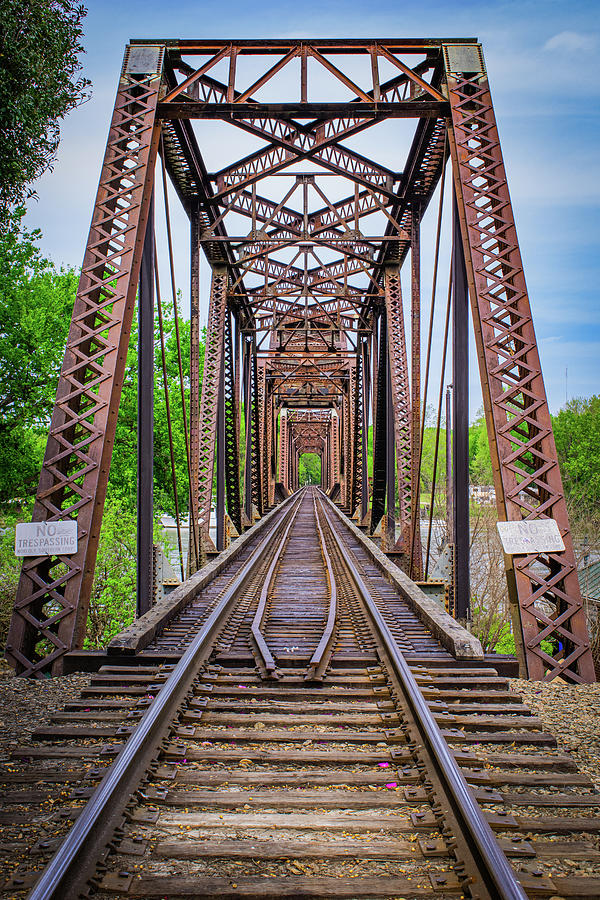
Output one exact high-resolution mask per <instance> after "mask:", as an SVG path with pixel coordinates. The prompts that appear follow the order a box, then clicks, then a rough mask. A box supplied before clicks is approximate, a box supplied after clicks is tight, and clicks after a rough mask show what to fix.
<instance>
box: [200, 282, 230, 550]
mask: <svg viewBox="0 0 600 900" xmlns="http://www.w3.org/2000/svg"><path fill="white" fill-rule="evenodd" d="M227 277H228V276H227V270H226V269H224V268H223V269H214V270H213V273H212V280H211V287H210V301H209V307H208V322H207V325H206V343H205V347H204V375H203V378H202V393H201V396H200V416H199V434H200V440H199V454H198V528H199V531H200V534H201V535H202V537H203V538H204V539H205V541H206V542H207V544H208V546H210V543H211V539H210V535H209V525H210V510H211V506H212V496H213V476H214V467H215V448H216V438H217V415H218V406H219V398H220V395H221V384H222V379H223V354H224V346H225V319H226V314H227Z"/></svg>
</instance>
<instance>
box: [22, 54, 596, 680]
mask: <svg viewBox="0 0 600 900" xmlns="http://www.w3.org/2000/svg"><path fill="white" fill-rule="evenodd" d="M163 53H164V66H163V65H162V57H163ZM144 61H145V62H144ZM148 61H154V62H153V64H156V65H157V66H161V68H160V69H158V68H157V69H156V71H157V72H158V71H159V70H160V71H161V72H162V76H161V77H162V82H161V81H160V79H159V77H158V76H157V75H153V76H150V77H148V76H145V75H144V74H136V72H137V69H139V67H140V66H143V65H148V64H150V63H149V62H148ZM465 65H471V66H474V70H473V74H467V75H465V74H464V73H462V72H461V70H460V68H459V67H460V66H465ZM127 66H128V68H127V69H126V74H125V75H124V76H123V79H122V82H121V85H120V89H119V94H118V96H117V104H116V106H115V112H114V120H113V126H112V127H111V133H110V137H109V145H108V149H107V157H106V161H105V167H104V169H103V175H102V180H101V185H100V191H99V194H98V200H97V206H96V210H95V213H94V223H93V227H92V232H91V236H90V242H89V245H88V250H87V252H86V262H85V265H84V276H83V278H82V286H81V287H80V294H79V297H78V301H77V304H76V308H75V313H74V319H73V326H72V330H71V335H70V337H69V348H68V351H67V357H66V361H65V369H64V371H63V376H62V377H61V382H60V386H59V395H58V400H57V406H56V409H55V414H54V418H53V423H52V432H51V437H50V441H49V445H48V451H47V455H46V461H45V463H44V472H43V474H42V481H41V483H40V491H39V495H38V502H37V504H36V511H35V513H34V517H35V518H37V519H44V518H49V517H58V518H60V517H73V516H76V517H77V520H78V524H79V525H80V546H81V551H80V553H79V555H78V556H77V557H76V558H70V559H66V560H56V559H55V560H50V561H46V560H43V559H42V560H33V561H31V560H29V561H26V563H25V566H24V570H23V572H24V574H23V577H22V581H21V587H20V593H19V597H18V599H17V606H16V609H15V614H14V617H13V625H12V628H11V638H10V641H11V644H10V647H9V650H8V654H9V658H10V659H11V661H12V662H13V664H15V665H16V666H17V667H18V668H19V669H20V671H22V672H24V673H26V674H34V675H35V674H40V673H41V672H43V671H45V670H48V669H49V668H50V667H51V665H52V664H53V662H56V663H57V666H58V665H59V662H58V661H59V660H60V657H61V655H62V654H63V653H64V652H65V650H67V649H70V648H71V647H74V646H78V645H79V644H80V643H81V640H82V637H83V633H84V626H85V617H86V610H87V602H88V598H89V591H90V586H91V580H92V577H93V569H94V560H95V548H96V542H97V537H98V533H99V527H100V521H101V512H102V501H103V495H104V490H105V486H106V479H107V475H108V466H109V462H110V453H111V449H112V440H113V435H114V424H115V421H114V420H115V416H116V411H117V407H118V397H119V392H120V379H121V378H122V373H121V369H122V365H123V358H124V357H123V353H124V352H125V350H126V342H127V336H128V327H129V326H128V322H130V318H131V313H132V307H133V302H134V291H135V282H136V280H137V269H138V268H139V246H138V244H139V242H138V240H137V239H138V238H139V237H140V236H141V235H142V234H143V228H144V226H145V215H146V205H147V194H148V190H149V182H150V178H151V174H152V167H153V162H154V158H155V155H156V142H157V141H158V136H159V126H158V125H157V124H156V121H158V122H159V123H160V129H161V132H162V135H161V154H162V156H163V159H164V165H165V169H166V172H167V173H168V175H169V177H170V179H171V181H172V184H173V187H174V189H175V191H176V193H177V195H178V197H179V199H180V201H181V203H182V205H183V208H184V211H185V212H186V214H187V215H188V216H189V217H190V219H191V223H192V241H191V245H192V246H191V263H192V265H191V319H192V321H191V335H192V349H191V390H190V394H191V408H190V414H189V415H190V442H189V443H190V484H191V498H190V500H191V529H192V533H191V535H190V536H191V538H192V541H191V542H190V543H191V545H192V546H194V545H196V546H197V547H198V550H199V554H198V555H199V558H198V560H196V559H195V558H194V557H193V556H192V558H191V560H190V563H189V565H188V570H189V571H190V572H191V571H193V570H194V569H195V568H196V567H197V565H198V564H202V562H203V561H204V559H203V557H204V553H205V549H206V546H207V545H210V538H209V537H208V527H209V520H210V511H211V506H212V504H213V496H212V494H213V475H214V469H215V465H214V462H215V459H214V457H215V444H216V443H217V441H216V436H217V423H220V427H219V432H220V435H221V441H220V445H219V446H220V458H221V459H222V460H223V461H224V464H223V466H221V468H220V469H219V471H218V473H217V474H218V478H217V486H218V498H217V500H218V502H217V505H218V516H217V519H218V534H219V537H218V541H219V542H220V543H223V542H225V541H226V537H225V523H229V522H233V524H234V526H235V528H236V529H237V530H238V531H239V530H240V528H244V527H247V526H248V525H249V524H250V523H251V522H252V521H254V520H255V518H256V516H261V515H263V514H264V513H265V512H267V511H268V510H269V509H270V507H271V505H272V504H273V503H274V502H275V498H276V496H277V497H279V496H282V495H283V496H285V494H286V492H288V491H289V490H291V489H295V488H296V487H298V479H299V466H300V458H301V455H302V453H308V452H312V453H316V454H317V455H318V456H319V457H320V460H321V484H322V487H323V488H324V490H326V491H327V492H331V493H334V494H335V496H336V497H339V502H340V503H341V505H342V507H343V508H344V510H345V511H346V512H347V513H349V514H350V515H352V516H356V515H357V514H358V516H359V518H360V520H361V522H362V523H364V525H365V527H369V528H370V530H371V532H372V533H373V532H374V531H376V530H377V539H378V540H379V541H380V543H381V545H382V547H384V549H387V550H390V551H391V550H392V549H393V548H394V546H395V545H396V532H395V520H396V508H395V506H396V503H395V498H396V487H397V488H398V492H399V506H400V510H399V511H400V525H401V536H400V545H399V546H400V547H401V548H402V549H403V550H404V551H405V557H406V556H407V553H408V557H409V558H408V559H404V561H403V565H405V567H406V566H407V565H408V568H409V570H411V571H412V572H413V574H415V576H418V575H419V574H420V570H421V565H422V552H421V547H420V530H419V527H418V518H419V514H420V509H419V496H418V495H419V466H418V463H419V459H420V447H419V441H420V431H421V428H420V424H421V413H422V397H421V393H422V391H421V385H420V380H421V379H420V371H421V358H420V352H421V347H420V344H421V341H420V329H421V325H420V320H421V305H422V297H421V274H420V269H421V252H422V249H423V248H421V234H420V231H421V221H422V219H423V216H424V215H425V213H426V211H427V208H428V205H429V203H430V201H431V199H432V196H433V194H434V191H435V190H436V187H437V185H438V182H439V179H440V176H441V174H442V171H443V170H444V166H445V161H446V159H447V158H448V149H449V147H450V149H451V153H452V160H453V165H454V178H455V183H456V188H457V193H458V195H459V209H460V212H461V216H462V234H463V241H464V246H465V255H466V257H467V265H468V269H469V272H470V289H471V293H472V303H473V314H474V322H475V330H476V336H477V342H478V349H479V354H480V364H481V377H482V385H483V392H484V398H485V405H486V413H487V420H488V430H489V432H490V435H491V437H492V445H493V455H494V456H495V459H496V461H497V462H498V472H499V474H498V484H497V485H496V491H497V496H498V498H499V503H500V507H501V515H502V516H503V517H508V518H515V519H518V518H521V517H523V516H525V517H533V518H535V517H538V516H551V517H553V518H555V519H556V520H557V521H558V523H559V526H560V528H561V531H562V532H563V534H564V536H565V538H566V545H567V550H566V551H565V553H563V554H552V555H551V556H548V557H543V556H536V557H530V558H525V559H523V560H522V561H519V562H517V563H515V564H514V565H512V564H511V563H509V582H510V587H511V590H513V594H514V597H513V599H514V600H515V601H516V599H517V597H518V600H519V603H520V618H519V619H518V621H517V623H516V624H517V629H516V637H517V644H519V639H520V637H521V623H522V625H523V632H524V642H525V645H526V652H527V655H528V660H529V674H530V675H531V676H532V677H552V675H553V674H561V675H564V676H565V677H566V678H567V679H568V680H572V681H578V680H584V681H585V680H588V679H590V678H593V667H592V666H591V656H590V653H589V646H588V643H587V632H586V627H585V620H584V616H583V612H582V607H581V600H580V596H579V593H578V590H579V589H578V586H577V578H576V573H575V567H574V560H573V554H572V549H571V544H570V538H569V534H568V520H567V516H566V509H565V505H564V498H563V493H562V486H561V484H560V475H559V473H558V466H557V462H556V451H555V447H554V442H553V438H552V431H551V422H550V417H549V413H548V409H547V402H546V398H545V394H544V389H543V382H542V379H541V372H540V368H539V359H538V355H537V349H536V344H535V335H534V332H533V326H532V323H531V312H530V308H529V303H528V300H527V296H526V293H525V284H524V279H523V275H522V268H521V263H520V258H519V254H518V245H517V241H516V235H515V232H514V223H513V219H512V212H511V210H510V200H509V197H508V189H507V186H506V180H505V175H504V170H503V167H502V157H501V153H500V145H499V142H498V137H497V132H496V127H495V120H494V114H493V109H492V105H491V99H490V96H489V90H488V88H487V81H486V76H485V68H484V64H483V57H482V54H481V50H480V47H479V45H478V44H477V43H476V42H475V41H474V39H452V40H442V39H367V40H353V39H350V40H337V39H327V40H325V39H283V40H273V41H262V40H244V41H237V40H212V41H211V40H208V41H204V40H197V41H196V40H189V41H186V40H169V41H165V42H164V47H163V45H162V44H161V45H160V46H159V45H157V44H156V43H155V42H148V41H134V42H132V43H131V45H130V47H129V49H128V54H127ZM134 70H135V71H134ZM384 72H385V73H386V75H385V79H383V78H382V73H384ZM250 73H252V74H250ZM315 73H318V77H317V78H314V77H313V74H315ZM280 78H281V79H286V82H285V91H284V94H283V95H282V98H281V99H279V100H274V99H272V98H273V97H274V96H277V92H278V91H279V90H280V89H281V87H282V82H281V81H279V80H278V79H280ZM159 82H160V83H161V85H162V87H161V93H160V97H159V95H158V87H159ZM292 90H293V91H295V93H291V92H290V91H292ZM400 118H402V119H403V120H405V121H404V123H403V125H402V130H403V129H406V134H408V131H409V127H410V130H411V131H412V137H411V138H409V140H408V141H405V144H406V149H405V151H404V152H403V153H402V154H400V153H398V154H397V157H396V158H394V159H393V160H392V161H391V162H389V161H388V162H385V163H384V162H383V161H381V160H380V159H378V158H370V157H369V156H368V155H366V154H365V153H362V152H359V150H358V149H356V147H355V146H353V139H354V138H356V139H357V141H356V142H355V143H357V144H358V143H359V141H360V142H362V140H363V135H365V134H366V133H367V132H369V130H371V131H374V130H376V128H377V126H378V124H379V123H381V122H384V121H386V120H389V127H390V128H392V127H394V126H395V123H396V121H397V120H398V119H400ZM155 120H156V121H155ZM206 120H212V123H215V122H216V125H215V126H214V127H215V128H219V129H223V132H222V134H223V137H222V138H221V143H220V145H219V149H220V155H219V157H218V159H219V162H218V166H219V168H218V170H217V171H213V172H210V171H209V169H208V167H207V165H206V163H205V161H204V158H203V155H202V149H201V141H202V140H203V139H204V138H205V132H204V122H205V121H206ZM411 120H412V122H411ZM193 123H195V124H193ZM212 123H211V125H210V126H209V127H210V128H212V127H213V124H212ZM226 131H227V135H228V137H227V136H226V135H225V132H226ZM240 131H242V132H244V133H246V134H249V135H250V136H252V138H253V139H257V141H258V146H259V149H256V150H253V151H252V152H250V153H249V154H247V155H245V156H243V157H240V155H239V149H238V143H239V142H238V141H237V140H236V138H238V137H239V132H240ZM132 134H134V135H135V137H136V140H135V141H132V140H131V137H132ZM369 137H370V135H369ZM138 138H140V139H141V140H140V141H139V142H138ZM401 145H402V141H399V142H398V147H400V146H401ZM254 146H256V145H254ZM360 146H366V144H362V143H361V144H360ZM369 146H371V147H376V142H374V141H372V140H371V142H370V144H369ZM377 155H378V154H376V153H375V151H373V156H377ZM110 229H112V232H111V231H110ZM200 251H202V252H203V253H204V254H205V256H206V258H207V260H208V263H209V265H210V267H211V270H212V279H213V280H212V286H211V299H210V308H209V322H208V329H207V345H206V354H205V361H204V373H203V375H202V390H201V393H200V390H199V386H200V380H201V373H200V372H199V369H198V364H199V353H198V341H199V337H200V328H201V324H202V323H201V322H200V318H199V316H200V312H199V311H200V308H201V302H200V283H199V254H200ZM409 255H410V258H411V262H410V270H411V271H410V276H411V329H410V331H411V335H410V341H411V353H410V365H409V361H408V358H407V357H408V354H407V347H406V338H405V336H404V322H403V316H402V297H401V291H400V271H401V268H402V265H403V263H404V262H405V261H406V260H407V258H408V256H409ZM109 275H110V276H111V277H112V275H114V278H115V283H116V291H117V293H116V294H115V296H114V297H113V295H112V294H111V290H112V288H110V287H109V286H108V285H109V284H112V281H110V282H109V280H108V276H109ZM86 279H88V280H87V281H86ZM492 285H493V286H492ZM230 326H232V330H231V329H230ZM107 335H108V338H109V341H108V343H106V339H107ZM239 341H241V343H242V346H243V354H242V360H240V359H239V350H238V342H239ZM444 352H445V351H444ZM117 357H118V360H119V361H118V362H117ZM409 369H410V372H409ZM223 376H224V377H223ZM242 381H243V387H244V413H245V426H246V427H245V432H246V435H245V436H246V441H245V444H246V446H245V452H244V460H242V459H241V455H242V448H241V447H240V446H239V433H238V432H239V415H240V413H241V409H240V388H241V385H242ZM369 404H372V417H371V421H372V426H373V434H372V438H371V439H369V421H370V418H369V414H368V406H369ZM90 423H91V424H90ZM223 426H224V427H223ZM223 433H224V435H225V437H223ZM369 442H371V446H369ZM371 449H372V451H373V453H372V458H373V471H372V478H371V479H370V478H369V474H370V473H369V472H368V471H367V464H368V460H369V458H370V455H371V454H370V450H371ZM242 467H243V471H244V511H243V514H242V510H241V508H240V484H239V472H240V469H241V468H242ZM223 469H224V470H225V471H224V472H223ZM276 472H277V473H278V477H279V479H280V483H281V486H280V488H278V489H277V494H276V486H275V473H276ZM396 483H397V484H396ZM371 492H372V493H371ZM382 518H384V521H383V523H382V525H381V526H380V520H381V519H382ZM196 522H198V523H199V525H198V532H199V533H196V527H197V526H196V524H195V523H196ZM380 531H381V534H380ZM547 637H550V638H551V639H554V640H555V642H556V646H557V650H556V654H555V656H554V657H549V656H547V655H546V654H544V652H543V651H542V650H541V642H542V639H544V638H547ZM559 645H560V647H559Z"/></svg>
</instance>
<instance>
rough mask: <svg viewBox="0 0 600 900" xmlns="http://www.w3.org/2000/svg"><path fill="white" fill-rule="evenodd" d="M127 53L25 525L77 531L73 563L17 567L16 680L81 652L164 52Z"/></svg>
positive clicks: (12, 651)
mask: <svg viewBox="0 0 600 900" xmlns="http://www.w3.org/2000/svg"><path fill="white" fill-rule="evenodd" d="M145 50H146V55H145V57H144V58H140V56H139V55H136V54H135V53H130V50H129V48H127V51H126V54H125V60H124V64H123V69H122V72H121V78H120V81H119V86H118V90H117V97H116V101H115V106H114V111H113V116H112V121H111V125H110V130H109V134H108V142H107V145H106V151H105V155H104V162H103V164H102V172H101V175H100V183H99V186H98V193H97V195H96V200H95V204H94V212H93V215H92V224H91V228H90V233H89V237H88V241H87V247H86V251H85V255H84V260H83V266H82V272H81V277H80V280H79V286H78V289H77V296H76V299H75V304H74V307H73V315H72V318H71V326H70V329H69V336H68V338H67V346H66V350H65V357H64V362H63V366H62V370H61V374H60V377H59V382H58V388H57V393H56V402H55V406H54V411H53V413H52V421H51V424H50V432H49V436H48V443H47V446H46V452H45V456H44V462H43V466H42V472H41V476H40V483H39V487H38V490H37V495H36V501H35V506H34V510H33V521H35V522H41V521H54V522H57V521H67V520H70V521H76V522H77V532H78V549H77V553H76V554H74V555H73V556H61V557H58V556H50V557H35V558H34V557H26V558H25V560H24V563H23V568H22V572H21V578H20V581H19V587H18V591H17V596H16V600H15V606H14V611H13V616H12V620H11V625H10V630H9V635H8V641H7V646H6V655H7V658H8V660H9V661H10V662H11V663H12V665H13V666H14V667H15V668H16V670H17V672H19V673H20V674H22V675H29V676H35V677H42V676H43V675H44V674H45V673H47V672H49V671H53V672H54V673H58V672H60V671H61V670H62V657H63V656H64V654H65V653H66V652H67V651H68V650H71V649H72V648H74V647H81V646H82V644H83V639H84V635H85V627H86V620H87V611H88V607H89V602H90V596H91V590H92V580H93V576H94V567H95V561H96V554H97V550H98V540H99V537H100V527H101V523H102V513H103V509H104V499H105V496H106V486H107V482H108V472H109V468H110V460H111V456H112V449H113V443H114V439H115V430H116V424H117V412H118V408H119V398H120V394H121V387H122V384H123V377H124V372H125V360H126V356H127V348H128V346H129V335H130V331H131V323H132V318H133V311H134V306H135V296H136V290H137V284H138V278H139V271H140V263H141V256H142V244H143V237H144V233H145V229H146V221H147V217H148V206H149V203H150V197H151V194H152V182H153V174H154V165H155V161H156V155H157V150H158V142H159V136H160V126H159V125H158V123H157V122H156V107H157V103H158V97H159V91H160V85H161V71H162V62H163V52H164V48H163V46H160V45H150V47H147V48H145Z"/></svg>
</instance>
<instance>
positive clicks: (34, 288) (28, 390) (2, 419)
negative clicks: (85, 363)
mask: <svg viewBox="0 0 600 900" xmlns="http://www.w3.org/2000/svg"><path fill="white" fill-rule="evenodd" d="M22 216H23V210H18V211H17V212H15V213H13V214H12V215H11V217H10V227H9V228H7V229H6V230H2V229H0V503H1V504H6V503H7V502H8V501H10V500H13V499H14V498H23V497H25V496H27V495H30V494H32V493H33V492H34V491H35V487H36V485H37V479H38V476H39V471H40V466H41V462H42V457H43V453H44V447H45V445H46V435H47V430H48V423H49V421H50V415H51V412H52V406H53V403H54V396H55V393H56V383H57V380H58V375H59V372H60V368H61V364H62V358H63V353H64V345H65V341H66V336H67V331H68V328H69V321H70V318H71V310H72V307H73V301H74V298H75V291H76V288H77V274H76V272H75V271H74V270H73V269H61V271H60V272H57V271H56V269H55V268H54V266H53V265H52V263H50V262H49V261H48V260H47V259H44V258H43V256H42V255H41V253H40V251H39V249H38V247H37V241H38V240H39V238H40V236H41V235H40V233H39V231H34V232H29V231H26V230H24V229H23V228H22V225H21V219H22Z"/></svg>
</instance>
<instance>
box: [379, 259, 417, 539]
mask: <svg viewBox="0 0 600 900" xmlns="http://www.w3.org/2000/svg"><path fill="white" fill-rule="evenodd" d="M385 308H386V313H387V330H388V353H389V365H390V378H391V385H392V403H393V407H394V432H395V438H396V467H397V472H398V502H399V507H400V527H401V529H402V532H401V534H402V537H401V540H402V544H403V546H404V548H405V549H407V550H408V552H410V545H411V513H412V502H411V497H412V462H411V446H412V445H411V405H410V384H409V379H408V360H407V351H406V337H405V332H404V310H403V307H402V286H401V283H400V273H399V271H398V270H397V269H388V270H387V271H386V273H385Z"/></svg>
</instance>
